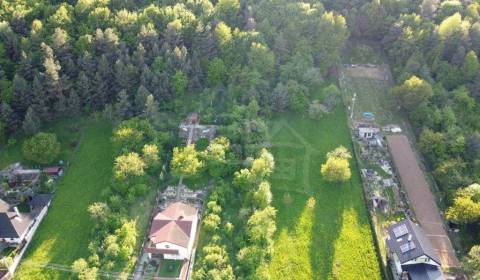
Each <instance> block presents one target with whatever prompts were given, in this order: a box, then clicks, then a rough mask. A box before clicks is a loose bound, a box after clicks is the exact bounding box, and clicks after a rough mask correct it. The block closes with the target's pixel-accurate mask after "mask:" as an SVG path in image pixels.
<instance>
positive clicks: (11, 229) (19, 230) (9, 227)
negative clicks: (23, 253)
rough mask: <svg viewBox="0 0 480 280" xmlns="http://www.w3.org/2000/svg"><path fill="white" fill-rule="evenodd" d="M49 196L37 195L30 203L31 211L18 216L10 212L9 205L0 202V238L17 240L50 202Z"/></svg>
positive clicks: (50, 197) (50, 196)
mask: <svg viewBox="0 0 480 280" xmlns="http://www.w3.org/2000/svg"><path fill="white" fill-rule="evenodd" d="M52 197H53V196H52V195H51V194H37V195H35V196H34V197H33V198H32V200H31V201H30V205H31V207H32V210H31V212H30V213H28V214H20V217H19V216H18V215H17V213H16V212H15V211H14V210H12V209H11V208H12V207H11V205H9V204H8V203H6V202H5V201H3V200H0V238H18V237H20V236H22V234H23V233H24V232H25V231H26V230H27V229H28V227H29V226H30V224H31V223H32V222H33V220H35V218H36V217H37V216H38V215H39V214H40V212H41V211H42V209H43V208H44V207H45V206H47V205H48V203H49V202H50V201H51V200H52Z"/></svg>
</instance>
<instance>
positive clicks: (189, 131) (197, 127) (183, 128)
mask: <svg viewBox="0 0 480 280" xmlns="http://www.w3.org/2000/svg"><path fill="white" fill-rule="evenodd" d="M216 132H217V126H216V125H202V124H200V115H199V114H198V113H196V112H194V113H190V114H189V115H188V116H187V118H186V119H185V120H184V121H183V122H182V123H181V124H180V126H179V137H180V138H182V139H183V141H184V142H185V143H187V144H194V143H195V142H197V141H198V139H208V140H209V141H211V140H213V138H214V137H215V133H216Z"/></svg>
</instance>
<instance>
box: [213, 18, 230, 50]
mask: <svg viewBox="0 0 480 280" xmlns="http://www.w3.org/2000/svg"><path fill="white" fill-rule="evenodd" d="M215 37H216V38H217V42H218V45H219V46H220V49H222V50H224V49H225V48H226V47H227V45H228V44H229V43H230V42H231V41H232V29H231V28H230V27H229V26H228V25H227V24H225V22H223V21H222V22H220V23H219V24H217V27H216V28H215Z"/></svg>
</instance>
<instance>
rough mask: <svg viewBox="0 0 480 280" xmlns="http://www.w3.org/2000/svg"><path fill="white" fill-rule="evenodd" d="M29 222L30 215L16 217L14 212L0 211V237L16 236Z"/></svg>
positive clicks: (22, 231)
mask: <svg viewBox="0 0 480 280" xmlns="http://www.w3.org/2000/svg"><path fill="white" fill-rule="evenodd" d="M31 223H32V218H31V217H30V215H22V216H21V217H18V216H17V215H16V213H15V212H6V213H5V212H4V213H0V238H18V237H20V236H21V235H22V234H23V233H24V232H25V231H26V230H27V229H28V226H30V224H31Z"/></svg>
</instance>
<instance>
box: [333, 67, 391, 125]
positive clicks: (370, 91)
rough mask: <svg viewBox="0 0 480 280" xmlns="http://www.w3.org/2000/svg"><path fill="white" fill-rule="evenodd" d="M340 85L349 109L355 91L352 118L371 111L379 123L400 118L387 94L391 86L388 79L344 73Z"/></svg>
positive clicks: (388, 122) (357, 117)
mask: <svg viewBox="0 0 480 280" xmlns="http://www.w3.org/2000/svg"><path fill="white" fill-rule="evenodd" d="M341 85H342V93H343V95H344V98H345V99H346V104H348V105H349V106H350V109H351V108H352V98H353V96H354V94H355V93H356V98H355V105H354V106H353V119H354V120H362V118H363V112H373V113H374V114H375V120H376V122H377V123H379V124H391V123H396V122H399V120H400V118H399V116H398V113H397V110H396V108H395V105H394V104H395V102H394V100H392V98H391V97H390V96H389V95H388V91H389V89H390V87H391V85H390V83H389V82H388V81H382V80H377V79H373V78H368V77H351V76H348V75H344V76H342V80H341ZM349 113H351V111H349Z"/></svg>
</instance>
